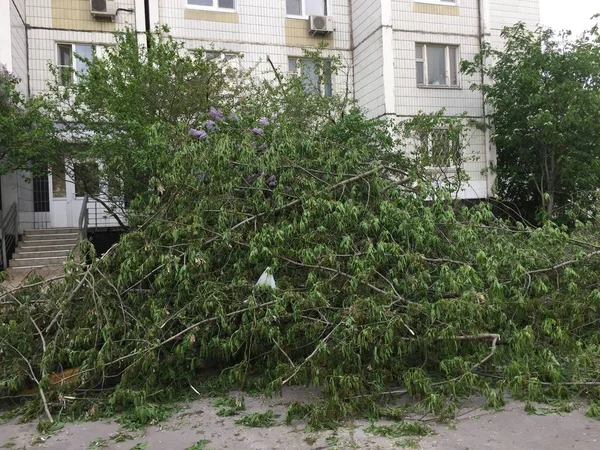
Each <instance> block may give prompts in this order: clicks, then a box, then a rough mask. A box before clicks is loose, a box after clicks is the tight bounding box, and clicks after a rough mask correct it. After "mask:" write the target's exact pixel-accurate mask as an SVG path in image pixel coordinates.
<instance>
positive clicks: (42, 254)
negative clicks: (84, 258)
mask: <svg viewBox="0 0 600 450" xmlns="http://www.w3.org/2000/svg"><path fill="white" fill-rule="evenodd" d="M70 252H71V249H67V250H55V249H52V250H50V249H48V250H38V251H27V250H24V249H22V248H17V250H16V251H15V258H51V257H54V256H64V257H65V258H66V257H67V256H69V253H70Z"/></svg>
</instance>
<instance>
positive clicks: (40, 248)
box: [15, 241, 77, 253]
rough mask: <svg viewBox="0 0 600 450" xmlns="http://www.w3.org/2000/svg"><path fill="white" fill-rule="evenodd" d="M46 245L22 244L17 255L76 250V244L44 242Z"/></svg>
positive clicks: (17, 250)
mask: <svg viewBox="0 0 600 450" xmlns="http://www.w3.org/2000/svg"><path fill="white" fill-rule="evenodd" d="M42 242H44V243H45V244H46V245H31V242H27V243H24V242H21V243H20V244H19V246H18V247H17V249H16V250H15V252H16V253H26V252H45V251H53V250H73V249H74V248H75V245H76V244H77V243H76V242H75V243H71V242H69V243H67V244H56V243H50V242H47V241H42Z"/></svg>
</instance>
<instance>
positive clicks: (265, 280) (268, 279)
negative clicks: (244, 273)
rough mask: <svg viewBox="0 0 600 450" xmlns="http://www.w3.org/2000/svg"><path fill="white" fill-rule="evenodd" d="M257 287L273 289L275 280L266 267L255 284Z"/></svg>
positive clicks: (269, 269)
mask: <svg viewBox="0 0 600 450" xmlns="http://www.w3.org/2000/svg"><path fill="white" fill-rule="evenodd" d="M256 285H257V286H269V287H270V288H271V289H275V278H273V273H272V271H271V268H270V267H267V268H266V269H265V271H264V272H263V273H262V275H261V276H260V278H259V279H258V281H257V282H256Z"/></svg>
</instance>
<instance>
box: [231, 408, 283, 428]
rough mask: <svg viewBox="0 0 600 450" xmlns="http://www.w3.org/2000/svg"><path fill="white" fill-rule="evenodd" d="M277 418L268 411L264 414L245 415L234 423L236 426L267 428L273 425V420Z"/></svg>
mask: <svg viewBox="0 0 600 450" xmlns="http://www.w3.org/2000/svg"><path fill="white" fill-rule="evenodd" d="M276 417H279V416H276V415H275V414H273V411H271V410H269V411H267V412H264V413H252V414H245V415H243V416H242V417H240V418H239V419H238V420H236V421H235V423H237V424H238V425H245V426H247V427H252V428H268V427H272V426H273V425H274V424H275V418H276Z"/></svg>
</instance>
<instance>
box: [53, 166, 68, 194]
mask: <svg viewBox="0 0 600 450" xmlns="http://www.w3.org/2000/svg"><path fill="white" fill-rule="evenodd" d="M66 196H67V181H66V179H65V162H64V161H61V162H60V163H56V164H54V165H53V166H52V197H54V198H63V197H66Z"/></svg>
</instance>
